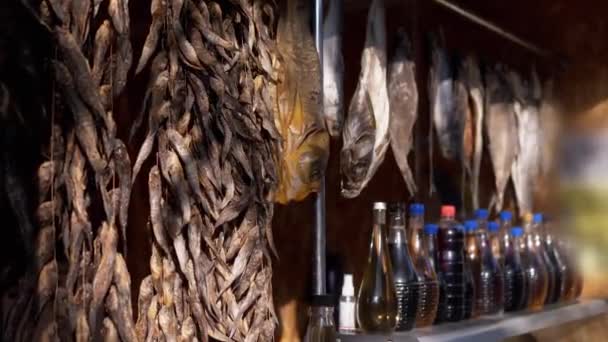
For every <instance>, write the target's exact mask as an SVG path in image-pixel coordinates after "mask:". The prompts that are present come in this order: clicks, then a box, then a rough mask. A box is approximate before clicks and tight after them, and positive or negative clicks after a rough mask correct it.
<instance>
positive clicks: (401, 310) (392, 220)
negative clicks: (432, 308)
mask: <svg viewBox="0 0 608 342" xmlns="http://www.w3.org/2000/svg"><path fill="white" fill-rule="evenodd" d="M388 250H389V253H390V256H391V264H392V268H393V279H394V281H395V291H396V294H397V326H396V330H397V331H407V330H411V329H412V328H413V327H414V323H415V322H416V308H417V307H418V274H417V272H416V269H415V267H414V263H413V262H412V259H411V257H410V252H409V244H408V242H407V233H406V231H405V204H404V203H401V202H399V203H392V204H391V205H390V208H389V239H388Z"/></svg>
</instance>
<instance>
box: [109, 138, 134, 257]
mask: <svg viewBox="0 0 608 342" xmlns="http://www.w3.org/2000/svg"><path fill="white" fill-rule="evenodd" d="M113 156H114V163H115V165H116V173H117V175H118V182H119V183H120V200H119V201H118V204H119V214H118V216H119V221H120V228H121V233H122V242H123V252H124V253H125V255H126V254H127V219H128V215H129V201H130V199H131V161H130V159H129V153H128V152H127V147H126V146H125V144H124V143H123V142H122V141H121V140H118V139H116V140H115V141H114V154H113Z"/></svg>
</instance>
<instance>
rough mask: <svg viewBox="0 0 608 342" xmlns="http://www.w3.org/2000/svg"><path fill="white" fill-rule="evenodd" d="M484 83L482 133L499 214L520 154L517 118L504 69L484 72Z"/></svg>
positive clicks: (495, 203)
mask: <svg viewBox="0 0 608 342" xmlns="http://www.w3.org/2000/svg"><path fill="white" fill-rule="evenodd" d="M485 83H486V97H485V107H486V113H485V114H486V115H485V116H486V119H485V132H486V136H487V137H488V150H489V152H490V157H491V160H492V168H493V169H494V178H495V186H496V194H495V197H494V207H495V209H496V211H500V210H502V207H503V203H504V192H505V188H506V186H507V183H508V181H509V179H510V177H511V170H512V167H513V163H514V162H515V158H516V156H517V154H518V153H519V143H518V135H517V118H516V114H515V110H514V108H513V92H512V90H511V89H510V88H509V86H508V84H507V83H506V80H505V76H504V71H503V69H502V68H500V67H498V68H495V69H494V70H492V69H490V70H487V71H486V74H485Z"/></svg>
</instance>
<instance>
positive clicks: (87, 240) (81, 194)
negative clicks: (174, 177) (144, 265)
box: [9, 0, 135, 341]
mask: <svg viewBox="0 0 608 342" xmlns="http://www.w3.org/2000/svg"><path fill="white" fill-rule="evenodd" d="M22 4H25V2H22ZM100 4H101V3H100V2H93V1H74V2H71V3H67V2H66V3H60V2H57V1H42V2H41V3H40V6H39V10H38V11H34V10H32V8H31V7H29V8H28V11H29V13H31V15H33V16H34V17H35V18H36V19H37V20H38V21H39V23H41V24H42V25H41V26H42V27H44V28H45V29H46V30H47V33H50V34H49V35H46V34H45V35H42V36H43V37H45V39H46V38H47V37H51V38H52V41H50V40H49V41H47V42H46V43H49V44H53V45H54V50H55V51H56V53H55V54H54V56H55V57H54V58H53V59H52V60H51V61H50V63H49V66H50V68H48V69H47V70H48V72H49V74H48V75H47V76H48V77H49V78H50V79H51V80H52V83H53V84H52V86H50V87H49V89H53V90H56V92H57V93H56V94H54V93H51V94H50V97H51V98H53V101H48V102H47V103H51V105H50V107H49V112H50V113H52V115H51V119H52V121H51V122H50V126H51V127H53V128H52V129H51V138H50V139H49V140H48V141H47V143H46V148H48V149H49V150H50V152H48V153H44V155H46V156H48V157H49V159H48V160H46V161H43V163H42V164H41V165H40V167H39V169H38V191H39V194H38V198H37V199H38V201H39V205H38V208H37V212H36V217H37V223H38V224H37V226H38V228H39V230H38V233H37V240H36V241H37V242H36V247H37V251H36V255H35V256H34V265H35V266H36V267H35V270H36V272H35V273H34V274H35V275H36V278H35V279H37V280H35V283H34V284H35V286H34V287H33V288H34V291H29V292H28V290H27V289H26V290H23V291H22V293H25V294H26V297H27V298H28V299H27V301H28V302H29V303H33V304H34V305H35V306H36V307H35V308H34V309H31V310H30V309H28V310H30V312H29V315H24V316H23V317H25V318H24V319H28V320H29V323H28V324H33V325H34V326H32V327H31V328H32V329H31V330H28V327H26V326H25V325H18V326H17V325H15V326H17V335H19V334H21V335H20V336H17V335H14V336H13V337H14V338H10V339H9V340H15V341H20V340H24V341H29V340H56V339H59V340H87V339H95V340H97V339H99V338H101V335H102V334H105V333H111V331H112V327H113V328H114V330H113V331H117V333H118V335H119V336H120V339H122V340H124V341H133V340H135V339H134V337H133V336H134V328H133V327H132V326H133V315H132V312H131V310H130V308H131V294H130V277H129V273H128V270H127V268H126V264H125V261H124V258H123V256H122V254H121V253H119V252H118V248H117V245H118V242H119V241H120V240H122V242H123V252H125V253H126V225H127V215H128V204H129V198H130V192H131V190H130V189H131V177H130V160H129V156H128V154H127V151H126V147H125V145H124V143H123V142H122V141H120V140H119V139H117V138H116V127H115V123H114V120H113V114H112V109H113V103H114V100H115V98H116V97H117V96H119V95H120V94H121V92H122V91H123V89H124V87H125V84H126V76H127V73H128V70H129V68H130V65H131V43H130V40H129V25H130V24H129V13H128V1H126V0H110V1H109V2H107V3H105V4H104V9H105V6H106V4H107V11H106V10H103V11H100V8H99V7H100ZM85 42H94V43H93V46H91V44H85ZM114 52H116V53H114ZM48 55H53V54H51V53H47V54H46V56H48ZM89 61H92V62H91V63H92V65H91V64H90V62H89ZM24 197H25V196H24ZM97 198H99V199H100V201H96V199H97ZM98 213H103V214H102V215H101V217H100V215H99V214H98ZM93 216H95V217H98V220H95V221H96V222H92V218H91V217H93ZM98 222H101V223H98ZM119 228H120V231H121V233H119ZM55 246H59V248H57V249H56V250H55ZM50 256H52V258H51V257H50ZM26 281H27V278H26ZM102 327H104V328H105V329H102Z"/></svg>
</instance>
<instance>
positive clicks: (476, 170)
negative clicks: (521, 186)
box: [462, 56, 485, 209]
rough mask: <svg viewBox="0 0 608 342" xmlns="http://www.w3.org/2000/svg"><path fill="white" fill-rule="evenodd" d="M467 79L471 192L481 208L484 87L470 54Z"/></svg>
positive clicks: (467, 63) (474, 206) (466, 65)
mask: <svg viewBox="0 0 608 342" xmlns="http://www.w3.org/2000/svg"><path fill="white" fill-rule="evenodd" d="M462 72H463V74H464V75H463V77H464V79H465V80H466V81H465V83H466V86H467V92H468V100H469V101H468V102H469V104H470V107H469V108H470V110H471V112H472V119H473V126H474V127H473V137H472V139H473V160H472V166H471V194H472V202H473V208H474V209H477V208H479V177H480V171H481V157H482V154H483V120H484V110H485V108H484V102H483V101H484V88H483V83H482V79H481V72H480V68H479V64H478V62H477V59H476V58H475V57H473V56H468V57H467V58H466V60H465V62H464V68H463V69H462Z"/></svg>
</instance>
